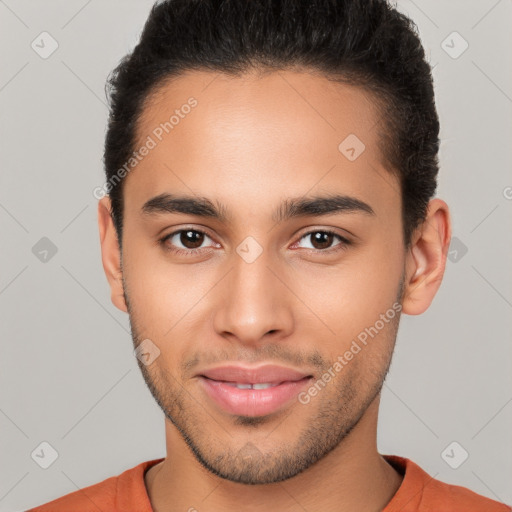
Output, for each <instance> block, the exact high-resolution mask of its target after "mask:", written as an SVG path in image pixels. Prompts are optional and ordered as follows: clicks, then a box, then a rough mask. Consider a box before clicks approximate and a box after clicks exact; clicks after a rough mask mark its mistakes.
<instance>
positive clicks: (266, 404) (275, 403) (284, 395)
mask: <svg viewBox="0 0 512 512" xmlns="http://www.w3.org/2000/svg"><path fill="white" fill-rule="evenodd" d="M199 380H200V381H201V383H202V386H203V388H204V390H205V391H206V394H207V395H208V396H209V397H210V398H211V399H212V400H213V401H214V402H215V403H216V404H217V405H218V406H219V407H220V408H221V409H223V410H224V411H226V412H228V413H230V414H236V415H238V416H265V415H267V414H271V413H273V412H275V411H277V410H278V409H280V408H281V407H282V406H283V405H285V404H286V403H288V402H289V401H290V400H292V399H293V398H296V397H297V395H298V394H299V392H300V390H301V389H302V388H304V387H305V386H306V385H307V384H308V383H309V381H310V380H311V378H310V377H305V378H304V379H301V380H297V381H287V382H283V383H281V384H278V385H277V386H274V387H270V388H267V389H238V388H237V387H235V386H230V385H229V384H226V383H225V382H221V381H217V380H211V379H208V378H206V377H200V379H199Z"/></svg>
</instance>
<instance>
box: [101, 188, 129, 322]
mask: <svg viewBox="0 0 512 512" xmlns="http://www.w3.org/2000/svg"><path fill="white" fill-rule="evenodd" d="M110 212H111V204H110V198H109V197H108V196H106V197H103V198H102V199H100V200H99V201H98V229H99V234H100V244H101V261H102V264H103V270H104V271H105V275H106V276H107V280H108V282H109V285H110V296H111V300H112V303H113V304H114V306H116V307H117V308H118V309H120V310H121V311H124V312H128V308H127V307H126V302H125V300H124V288H123V281H122V276H123V272H122V269H121V251H120V248H119V241H118V239H117V233H116V230H115V227H114V222H113V220H112V216H111V213H110Z"/></svg>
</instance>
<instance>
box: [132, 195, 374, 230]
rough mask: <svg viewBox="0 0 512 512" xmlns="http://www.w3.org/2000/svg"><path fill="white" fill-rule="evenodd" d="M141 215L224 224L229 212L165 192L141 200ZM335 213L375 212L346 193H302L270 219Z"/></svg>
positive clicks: (202, 200)
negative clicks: (178, 216)
mask: <svg viewBox="0 0 512 512" xmlns="http://www.w3.org/2000/svg"><path fill="white" fill-rule="evenodd" d="M141 212H142V214H143V215H155V214H166V213H182V214H185V215H195V216H198V217H205V218H212V219H217V220H219V221H220V222H223V223H227V222H228V221H229V220H230V219H232V218H233V217H232V215H231V214H230V213H229V211H228V209H227V208H226V207H225V206H224V205H222V203H219V202H218V201H217V202H213V201H211V200H210V199H208V198H206V197H197V196H177V195H172V194H168V193H164V194H160V195H158V196H155V197H153V198H151V199H149V200H148V201H146V202H145V203H144V205H143V206H142V209H141ZM335 213H363V214H366V215H373V216H374V215H375V212H374V211H373V208H372V207H371V206H370V205H369V204H367V203H365V202H364V201H362V200H360V199H358V198H356V197H351V196H346V195H339V194H334V195H327V196H305V197H295V198H288V199H286V200H285V201H284V202H283V203H282V204H281V205H280V206H279V207H278V208H277V209H276V211H275V212H274V213H273V215H272V220H273V221H274V222H276V223H281V222H284V221H286V220H289V219H292V218H297V217H305V216H323V215H329V214H335Z"/></svg>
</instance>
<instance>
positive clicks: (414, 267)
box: [402, 199, 451, 315]
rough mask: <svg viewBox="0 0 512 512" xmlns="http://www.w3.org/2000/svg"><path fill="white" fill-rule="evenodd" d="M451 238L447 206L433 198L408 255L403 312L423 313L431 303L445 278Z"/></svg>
mask: <svg viewBox="0 0 512 512" xmlns="http://www.w3.org/2000/svg"><path fill="white" fill-rule="evenodd" d="M450 239H451V221H450V212H449V208H448V205H447V204H446V203H445V202H444V201H443V200H441V199H432V200H431V201H430V202H429V205H428V211H427V217H426V219H425V222H424V223H423V224H422V225H421V226H420V227H419V228H418V230H417V232H416V233H415V235H414V237H413V240H412V246H411V248H410V250H409V253H408V255H407V261H406V275H407V281H406V290H405V294H404V299H403V304H402V311H403V313H405V314H408V315H420V314H421V313H423V312H425V311H426V310H427V309H428V307H429V306H430V304H431V303H432V300H433V299H434V296H435V294H436V293H437V290H438V289H439V287H440V286H441V281H442V279H443V275H444V270H445V267H446V257H447V254H448V248H449V245H450Z"/></svg>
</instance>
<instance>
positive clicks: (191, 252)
mask: <svg viewBox="0 0 512 512" xmlns="http://www.w3.org/2000/svg"><path fill="white" fill-rule="evenodd" d="M185 231H192V232H194V233H201V234H202V235H206V236H207V237H208V238H211V236H209V235H208V233H206V232H205V231H201V230H200V229H192V228H183V229H178V230H177V231H173V232H172V233H169V234H168V235H165V236H164V237H163V238H160V239H159V243H160V244H161V245H162V247H163V248H164V249H165V250H166V251H169V252H171V253H173V254H176V255H178V256H195V255H196V254H198V253H200V252H202V251H203V250H204V249H206V248H205V247H203V248H200V249H180V248H179V247H178V248H176V247H169V246H168V245H167V243H166V242H167V240H169V239H171V238H172V237H173V236H174V235H177V234H179V233H183V232H185ZM314 233H325V234H328V235H333V236H335V237H337V238H339V240H340V243H339V244H337V245H335V246H333V247H330V248H328V249H306V250H307V251H310V252H315V253H322V254H325V253H327V254H332V253H335V252H338V251H344V250H346V249H347V246H349V245H351V244H352V242H351V241H350V240H348V239H347V238H345V237H343V236H341V235H340V234H338V233H336V232H334V231H331V230H329V229H314V230H312V231H308V232H307V233H304V234H303V235H302V236H301V237H300V238H299V241H300V240H302V239H303V238H305V237H307V236H309V235H312V234H314Z"/></svg>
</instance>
